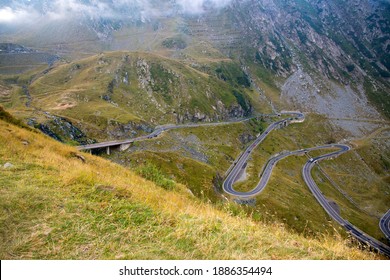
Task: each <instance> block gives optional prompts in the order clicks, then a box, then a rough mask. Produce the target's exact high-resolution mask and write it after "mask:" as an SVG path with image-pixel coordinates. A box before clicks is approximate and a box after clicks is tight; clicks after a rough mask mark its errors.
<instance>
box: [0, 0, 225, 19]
mask: <svg viewBox="0 0 390 280" xmlns="http://www.w3.org/2000/svg"><path fill="white" fill-rule="evenodd" d="M230 2H231V0H192V1H191V0H169V1H155V0H119V1H112V0H70V1H65V0H55V1H46V0H30V1H27V0H24V1H7V0H5V1H1V2H0V23H3V24H4V23H5V24H20V23H25V22H32V21H34V20H37V19H39V18H41V17H42V16H44V17H46V20H58V19H65V18H68V17H74V16H79V15H85V16H88V17H91V18H107V19H133V18H135V17H136V16H140V17H142V19H151V18H153V17H156V16H163V15H170V14H177V13H180V14H188V15H196V14H202V13H203V12H205V9H209V8H223V7H225V6H226V5H228V4H229V3H230Z"/></svg>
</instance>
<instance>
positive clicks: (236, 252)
mask: <svg viewBox="0 0 390 280" xmlns="http://www.w3.org/2000/svg"><path fill="white" fill-rule="evenodd" d="M5 163H11V166H10V165H9V164H5ZM0 166H1V167H0V168H1V172H0V211H1V215H0V217H1V218H0V232H1V234H0V257H1V258H2V259H374V258H378V256H377V255H374V254H373V253H369V252H367V251H361V250H360V249H358V248H357V247H356V246H357V245H356V244H355V245H352V244H351V242H350V241H349V240H344V239H342V238H341V237H340V236H339V235H338V234H337V233H335V234H334V236H328V235H326V236H322V237H319V238H317V239H312V238H305V237H303V236H301V235H298V234H295V233H292V232H290V231H289V230H287V229H285V228H284V227H283V225H281V224H275V223H269V224H264V223H259V222H255V221H253V220H252V219H251V218H248V217H246V215H244V214H243V213H242V210H240V207H239V206H236V205H231V204H223V205H220V206H217V207H216V206H212V205H209V204H207V203H204V202H201V201H199V200H198V199H197V198H195V197H193V196H192V195H191V194H190V193H189V192H188V191H187V189H186V188H185V187H184V186H182V185H180V184H175V186H174V187H173V189H171V190H166V189H164V188H162V187H159V186H156V185H155V184H154V183H152V182H149V181H146V180H144V179H142V178H140V177H139V176H137V175H135V173H133V172H132V171H130V170H129V169H126V168H124V167H122V166H119V165H116V164H114V163H111V162H109V161H106V160H104V159H101V158H98V157H95V156H91V155H88V154H80V153H79V152H78V151H76V150H75V149H74V148H72V147H69V146H65V145H63V144H61V143H58V142H56V141H54V140H52V139H50V138H48V137H47V136H44V135H41V134H40V133H38V132H33V131H29V130H26V129H23V128H21V127H19V126H15V125H13V124H10V123H8V122H5V121H4V120H0Z"/></svg>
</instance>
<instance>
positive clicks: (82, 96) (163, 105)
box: [0, 52, 262, 140]
mask: <svg viewBox="0 0 390 280" xmlns="http://www.w3.org/2000/svg"><path fill="white" fill-rule="evenodd" d="M198 68H199V67H198ZM198 68H196V67H195V68H193V67H190V66H188V64H187V63H182V62H179V61H178V60H174V59H170V58H163V57H161V56H159V55H154V54H148V53H129V52H112V53H104V54H100V55H96V56H92V57H89V58H86V59H83V60H79V61H75V62H72V63H62V64H59V65H57V66H56V67H54V68H52V69H49V70H46V71H43V72H37V73H35V74H30V76H29V77H28V74H24V75H21V76H16V77H13V78H12V79H11V78H10V77H6V78H5V79H4V80H5V83H8V84H9V85H12V83H13V86H14V87H15V88H14V90H13V91H12V94H8V95H10V96H9V97H8V99H7V100H5V101H4V103H3V104H4V105H5V106H7V108H9V109H10V110H12V112H13V114H16V115H18V116H19V117H22V118H24V119H32V118H34V119H35V121H36V122H37V123H42V122H43V123H45V124H46V125H49V126H50V127H51V128H52V127H53V125H50V120H51V119H53V117H52V116H57V117H62V118H65V119H66V120H67V121H69V122H72V124H74V125H76V126H77V127H78V128H79V129H81V131H83V132H84V133H85V134H86V135H88V137H90V138H94V139H96V140H107V139H110V138H125V137H129V136H134V135H136V134H142V133H146V132H148V131H150V130H151V129H152V128H153V127H154V126H156V125H158V124H166V123H183V122H208V121H215V120H224V119H230V118H237V117H243V116H247V115H250V114H251V113H252V112H253V111H254V110H259V109H260V108H261V107H262V106H261V104H260V101H259V98H258V97H256V93H255V92H253V91H251V90H250V83H249V80H248V77H246V74H245V73H244V72H243V71H242V70H241V68H240V66H239V65H238V64H236V63H233V62H231V61H219V60H217V61H214V62H212V63H211V64H209V65H208V68H207V69H201V68H199V69H198ZM0 101H1V100H0ZM10 101H13V102H10ZM52 130H55V129H52ZM102 131H103V133H102ZM64 137H66V135H64ZM68 138H72V137H69V136H68ZM72 140H74V139H73V138H72Z"/></svg>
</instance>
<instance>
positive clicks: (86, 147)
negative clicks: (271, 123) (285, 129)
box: [77, 114, 276, 151]
mask: <svg viewBox="0 0 390 280" xmlns="http://www.w3.org/2000/svg"><path fill="white" fill-rule="evenodd" d="M261 116H276V114H259V115H258V116H255V117H250V118H245V119H239V120H234V121H228V122H217V123H194V124H182V125H175V124H167V125H162V126H158V127H156V128H155V130H154V131H153V132H151V133H150V134H148V135H144V136H140V137H137V138H130V139H125V140H114V141H107V142H100V143H95V144H88V145H82V146H78V147H77V149H78V150H80V151H82V150H93V149H100V148H107V147H114V146H120V145H126V144H131V143H135V142H140V141H145V140H147V139H152V138H155V137H157V136H159V135H160V134H161V133H163V132H164V131H168V130H172V129H179V128H190V127H204V126H219V125H228V124H233V123H241V122H246V121H248V120H250V119H253V118H256V117H261Z"/></svg>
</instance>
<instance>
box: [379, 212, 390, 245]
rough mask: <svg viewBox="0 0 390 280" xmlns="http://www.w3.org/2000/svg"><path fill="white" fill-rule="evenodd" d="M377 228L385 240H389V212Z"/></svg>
mask: <svg viewBox="0 0 390 280" xmlns="http://www.w3.org/2000/svg"><path fill="white" fill-rule="evenodd" d="M379 227H380V229H381V231H382V232H383V233H384V234H385V235H386V237H387V239H389V240H390V210H389V211H387V213H386V214H385V215H383V217H382V218H381V220H380V221H379Z"/></svg>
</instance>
